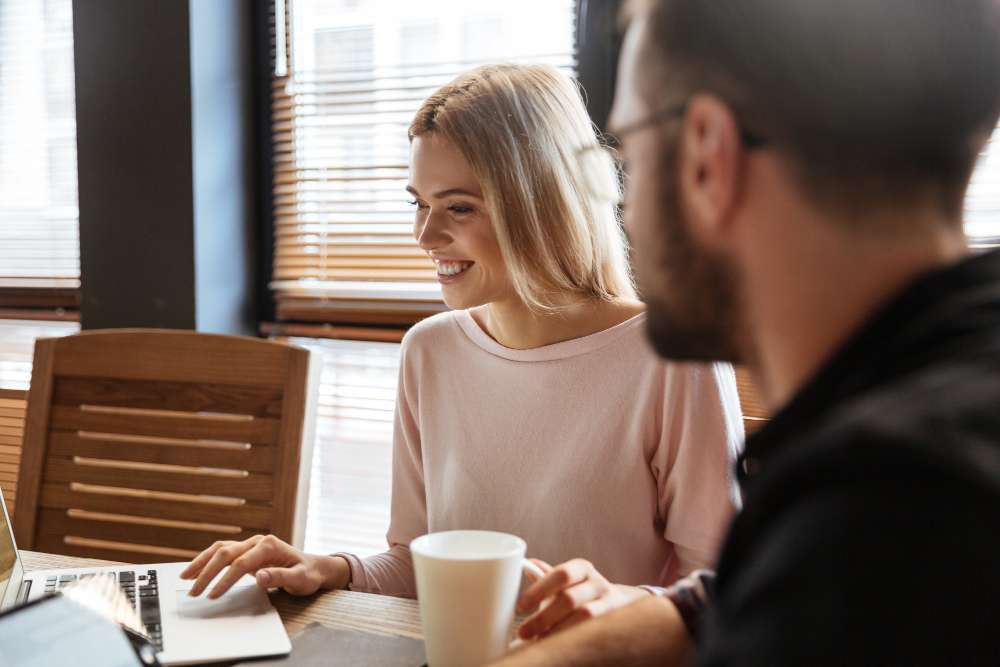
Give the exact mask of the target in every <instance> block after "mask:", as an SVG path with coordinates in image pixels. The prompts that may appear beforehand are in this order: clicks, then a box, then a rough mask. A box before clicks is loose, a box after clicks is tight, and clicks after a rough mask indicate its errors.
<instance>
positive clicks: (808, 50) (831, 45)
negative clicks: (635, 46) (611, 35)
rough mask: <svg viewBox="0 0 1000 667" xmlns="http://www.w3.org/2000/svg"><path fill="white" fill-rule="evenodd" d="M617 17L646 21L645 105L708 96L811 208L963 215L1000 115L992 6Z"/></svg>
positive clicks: (767, 8)
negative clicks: (887, 207)
mask: <svg viewBox="0 0 1000 667" xmlns="http://www.w3.org/2000/svg"><path fill="white" fill-rule="evenodd" d="M627 15H629V16H631V17H635V16H637V15H639V16H643V17H645V18H646V19H647V21H648V30H647V32H646V38H645V43H644V44H643V45H642V46H641V49H642V54H641V56H640V57H641V58H642V59H643V63H644V65H646V66H647V69H646V70H645V72H646V73H645V74H644V75H643V76H644V77H645V78H644V82H645V83H644V85H645V88H644V90H643V93H644V95H645V96H646V97H647V99H649V101H650V102H651V104H653V105H665V104H669V103H677V102H678V101H680V100H678V95H681V96H683V95H691V94H694V93H697V92H711V93H714V94H717V95H718V96H720V97H721V98H722V99H724V100H725V101H726V102H727V103H728V104H730V105H731V107H732V108H733V110H734V112H735V113H736V115H737V117H738V118H739V120H740V122H741V123H742V124H743V125H744V129H748V130H751V131H753V132H755V133H757V134H759V135H761V136H762V137H763V138H764V139H765V140H766V141H767V142H768V143H769V144H770V145H773V146H774V147H776V148H779V149H783V150H784V151H785V152H786V153H787V154H788V155H789V156H791V158H792V163H793V165H794V166H795V167H796V173H797V175H798V176H799V179H800V182H801V184H802V185H803V186H804V188H805V191H806V192H807V194H809V195H812V197H813V199H817V200H820V202H821V203H827V204H834V205H840V206H844V205H846V206H847V207H857V208H862V207H866V206H870V205H871V204H872V203H874V202H877V201H885V202H886V203H898V202H900V201H905V200H907V199H912V198H913V197H921V198H926V197H930V198H932V199H933V203H934V204H935V205H937V206H938V207H939V208H940V209H941V210H942V211H944V212H946V213H947V214H948V215H951V216H955V215H956V214H957V213H959V212H960V211H961V205H962V199H963V197H964V193H965V188H966V186H967V183H968V180H969V177H970V175H971V172H972V169H973V167H974V166H975V161H976V156H977V154H978V153H979V151H980V149H981V148H982V145H983V143H984V141H985V140H986V139H987V138H988V137H989V134H990V132H991V131H992V130H993V127H994V126H995V124H996V122H997V117H998V115H1000V4H998V0H633V2H632V3H631V5H630V7H629V9H628V10H627ZM654 108H657V109H658V108H659V107H654Z"/></svg>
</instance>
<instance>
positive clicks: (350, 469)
mask: <svg viewBox="0 0 1000 667" xmlns="http://www.w3.org/2000/svg"><path fill="white" fill-rule="evenodd" d="M290 342H292V343H295V344H297V345H302V346H304V347H308V348H310V349H312V350H313V353H314V354H321V355H322V357H323V371H322V374H321V376H320V397H319V413H318V414H317V417H316V446H315V448H314V449H313V466H312V479H311V481H310V487H309V496H310V497H309V513H308V516H307V520H306V539H305V549H306V551H308V552H310V553H335V552H337V551H347V552H349V553H354V554H357V555H359V556H369V555H372V554H376V553H379V552H381V551H384V550H385V548H386V541H385V533H386V530H387V529H388V527H389V499H390V495H391V492H392V422H393V411H394V409H395V403H396V381H397V377H398V373H399V344H397V343H363V342H359V341H345V340H310V339H302V338H292V339H290Z"/></svg>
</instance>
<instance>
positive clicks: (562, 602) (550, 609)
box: [517, 558, 649, 639]
mask: <svg viewBox="0 0 1000 667" xmlns="http://www.w3.org/2000/svg"><path fill="white" fill-rule="evenodd" d="M532 560H533V562H535V563H536V564H537V565H538V566H539V567H540V568H542V570H543V571H544V572H546V575H545V577H544V578H542V579H539V580H538V581H536V582H535V583H533V584H532V585H531V586H530V587H529V588H528V590H526V591H525V592H524V594H523V595H521V597H520V598H518V601H517V606H518V608H519V609H521V611H528V610H530V609H534V608H535V607H538V606H539V605H541V606H540V608H539V610H538V611H537V612H535V613H534V614H533V615H532V616H530V617H528V618H527V619H526V620H525V621H524V623H522V624H521V627H520V629H518V631H517V634H518V636H519V637H520V638H521V639H534V638H536V637H544V636H545V635H547V634H550V633H552V632H559V631H560V630H565V629H567V628H570V627H572V626H574V625H576V624H578V623H580V622H582V621H585V620H587V619H590V618H594V617H596V616H600V615H602V614H606V613H607V612H609V611H611V610H612V609H617V608H618V607H623V606H625V605H627V604H629V603H631V602H634V601H635V600H638V599H639V598H643V597H645V596H647V595H649V593H648V592H646V591H644V590H643V589H641V588H635V587H633V586H621V585H617V584H612V583H611V582H609V581H608V580H607V579H605V578H604V576H603V575H601V573H600V572H598V571H597V569H596V568H595V567H594V566H593V565H591V564H590V562H589V561H586V560H583V559H582V558H577V559H574V560H571V561H567V562H565V563H563V564H562V565H559V566H558V567H555V568H553V567H552V566H551V565H549V564H548V563H546V562H544V561H540V560H537V559H532Z"/></svg>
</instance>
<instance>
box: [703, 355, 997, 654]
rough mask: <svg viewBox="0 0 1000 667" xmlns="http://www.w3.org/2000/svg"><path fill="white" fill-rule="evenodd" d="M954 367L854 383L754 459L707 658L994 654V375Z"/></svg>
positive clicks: (730, 542)
mask: <svg viewBox="0 0 1000 667" xmlns="http://www.w3.org/2000/svg"><path fill="white" fill-rule="evenodd" d="M973 376H975V377H973ZM961 379H962V378H958V377H955V378H952V380H949V381H943V380H942V378H941V377H935V374H934V373H933V372H930V373H921V374H918V375H912V376H910V377H909V378H908V379H906V378H901V379H900V383H898V384H897V383H893V384H887V385H885V386H880V387H877V388H873V389H872V390H870V391H867V392H859V393H858V394H856V395H855V397H854V398H853V399H851V400H848V401H844V402H842V403H841V404H839V405H838V407H837V408H835V409H834V410H832V411H831V412H829V413H828V414H826V415H825V416H824V417H823V418H822V420H821V421H820V423H816V424H813V425H811V426H810V428H808V429H803V430H802V431H801V432H800V433H799V434H798V435H794V436H790V437H789V438H788V439H787V441H785V442H783V443H782V445H781V447H780V450H779V451H775V452H772V454H773V455H772V456H770V457H768V458H766V459H765V460H762V461H761V462H760V463H759V467H758V468H757V469H756V470H754V471H753V472H755V474H753V475H751V476H750V479H749V480H748V482H747V484H746V487H745V490H746V497H745V499H744V509H743V511H742V512H741V514H740V515H739V516H738V517H737V519H736V520H735V521H734V523H733V526H732V529H731V531H730V534H729V536H728V538H727V542H726V545H725V547H724V549H723V553H722V556H721V558H720V562H719V577H718V580H717V588H716V597H715V599H714V601H713V602H714V607H715V608H714V611H713V621H712V624H714V626H713V629H712V630H711V631H710V632H709V640H708V645H707V646H706V647H705V649H706V652H705V655H706V658H707V659H706V664H720V665H721V664H729V662H730V659H729V658H732V657H734V656H735V655H736V653H739V654H740V655H741V656H742V657H743V658H745V659H746V662H747V663H748V664H749V663H754V662H756V664H795V663H803V662H808V663H810V664H815V665H834V664H857V663H858V662H863V663H865V664H880V661H885V662H890V663H892V664H946V663H949V662H950V658H954V657H956V656H957V658H958V659H956V661H955V662H954V664H985V663H982V659H983V657H984V656H988V657H989V658H990V659H995V658H1000V639H998V637H1000V635H998V634H997V633H996V632H995V623H996V622H997V619H1000V596H997V595H995V590H997V588H998V587H1000V568H997V567H996V564H995V562H994V561H995V558H996V554H997V553H1000V533H998V531H996V529H995V526H996V525H1000V415H998V414H996V413H997V412H1000V411H998V410H997V408H996V406H997V405H1000V395H998V391H1000V383H997V382H995V377H994V380H993V381H989V373H988V372H982V373H979V372H977V373H972V374H970V376H969V377H966V378H964V379H965V380H966V381H967V383H968V386H963V383H962V382H961V381H960V380H961ZM984 589H990V590H991V592H990V593H989V594H985V593H984V592H983V591H984ZM970 610H976V613H975V615H974V616H970ZM899 619H906V622H905V623H900V622H899ZM847 638H850V641H846V639H847ZM744 641H745V643H744ZM959 654H961V655H959ZM737 662H739V660H737ZM990 664H995V663H990Z"/></svg>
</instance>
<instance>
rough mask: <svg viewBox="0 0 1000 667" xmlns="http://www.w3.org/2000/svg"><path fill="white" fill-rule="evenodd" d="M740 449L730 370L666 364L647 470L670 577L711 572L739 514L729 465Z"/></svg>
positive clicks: (739, 418)
mask: <svg viewBox="0 0 1000 667" xmlns="http://www.w3.org/2000/svg"><path fill="white" fill-rule="evenodd" d="M742 446H743V415H742V411H741V409H740V401H739V395H738V394H737V391H736V376H735V374H734V372H733V367H732V366H731V365H729V364H726V363H712V364H694V363H684V364H680V363H668V366H667V372H666V389H665V395H664V401H663V423H662V429H661V436H660V442H659V445H658V447H657V449H656V451H655V452H654V455H653V459H652V462H651V465H652V469H653V474H654V475H655V476H656V480H657V490H658V493H659V498H658V509H659V512H660V517H661V518H662V520H663V523H664V525H665V529H664V534H663V535H664V538H666V540H667V541H668V542H670V543H671V544H673V546H674V554H675V559H676V560H675V564H674V567H673V568H672V570H673V575H674V576H673V577H670V579H674V578H676V577H685V576H687V575H689V574H691V572H693V571H695V570H698V569H712V568H714V566H715V560H716V558H717V556H718V551H719V548H720V546H721V544H722V539H723V537H724V535H725V533H726V530H727V529H728V527H729V523H730V521H731V520H732V518H733V515H734V514H735V512H736V511H738V510H739V508H740V495H739V485H738V482H737V480H736V460H737V457H738V456H739V453H740V450H741V448H742ZM665 583H671V582H670V581H667V582H665Z"/></svg>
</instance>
